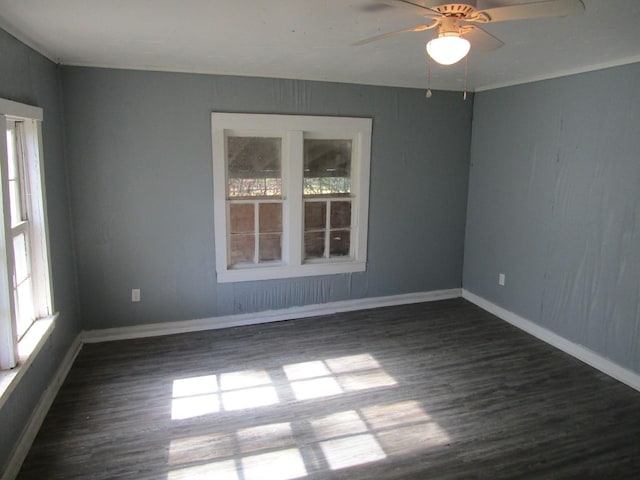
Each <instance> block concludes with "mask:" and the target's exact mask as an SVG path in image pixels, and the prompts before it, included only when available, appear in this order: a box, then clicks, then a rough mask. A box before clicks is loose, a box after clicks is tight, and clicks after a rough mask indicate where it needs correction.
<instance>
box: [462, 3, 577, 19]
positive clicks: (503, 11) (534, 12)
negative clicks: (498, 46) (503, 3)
mask: <svg viewBox="0 0 640 480" xmlns="http://www.w3.org/2000/svg"><path fill="white" fill-rule="evenodd" d="M584 10H585V8H584V3H582V0H546V1H542V2H532V3H523V4H521V5H510V6H508V7H496V8H489V9H487V10H481V11H479V12H476V13H474V17H480V18H481V17H482V16H486V17H489V20H488V21H489V22H504V21H506V20H521V19H525V18H526V19H529V18H545V17H566V16H568V15H578V14H580V13H582V12H584Z"/></svg>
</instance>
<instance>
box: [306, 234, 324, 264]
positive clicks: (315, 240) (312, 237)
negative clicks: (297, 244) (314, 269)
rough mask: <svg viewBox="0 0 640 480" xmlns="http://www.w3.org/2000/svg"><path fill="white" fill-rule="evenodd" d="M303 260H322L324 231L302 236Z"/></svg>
mask: <svg viewBox="0 0 640 480" xmlns="http://www.w3.org/2000/svg"><path fill="white" fill-rule="evenodd" d="M304 258H305V259H310V258H324V231H322V232H307V233H305V234H304Z"/></svg>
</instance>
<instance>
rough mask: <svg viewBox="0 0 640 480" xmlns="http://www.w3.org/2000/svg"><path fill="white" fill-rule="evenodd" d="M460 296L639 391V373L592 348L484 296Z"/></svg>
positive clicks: (466, 292)
mask: <svg viewBox="0 0 640 480" xmlns="http://www.w3.org/2000/svg"><path fill="white" fill-rule="evenodd" d="M462 297H463V298H465V299H466V300H469V301H470V302H471V303H475V304H476V305H477V306H479V307H480V308H482V309H483V310H486V311H487V312H489V313H492V314H493V315H495V316H496V317H499V318H500V319H502V320H504V321H505V322H508V323H510V324H511V325H513V326H515V327H518V328H519V329H521V330H524V331H525V332H527V333H529V334H531V335H533V336H534V337H537V338H539V339H540V340H542V341H543V342H546V343H548V344H550V345H552V346H554V347H556V348H558V349H560V350H562V351H563V352H565V353H568V354H569V355H571V356H573V357H575V358H577V359H578V360H581V361H583V362H584V363H586V364H587V365H590V366H592V367H593V368H595V369H597V370H600V371H601V372H603V373H605V374H607V375H609V376H610V377H613V378H615V379H616V380H618V381H620V382H622V383H625V384H627V385H629V386H630V387H631V388H634V389H635V390H638V391H640V375H638V374H637V373H635V372H633V371H631V370H629V369H627V368H624V367H622V366H620V365H618V364H617V363H615V362H612V361H611V360H609V359H608V358H605V357H603V356H601V355H599V354H597V353H596V352H594V351H593V350H589V349H588V348H586V347H584V346H582V345H579V344H577V343H574V342H572V341H570V340H567V339H566V338H564V337H562V336H560V335H558V334H557V333H554V332H552V331H551V330H548V329H546V328H544V327H541V326H540V325H538V324H536V323H534V322H532V321H530V320H527V319H526V318H523V317H521V316H520V315H517V314H515V313H513V312H510V311H509V310H506V309H504V308H502V307H500V306H498V305H496V304H495V303H492V302H490V301H489V300H485V299H484V298H482V297H480V296H478V295H476V294H474V293H471V292H469V291H468V290H464V289H463V290H462Z"/></svg>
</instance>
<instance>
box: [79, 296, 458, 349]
mask: <svg viewBox="0 0 640 480" xmlns="http://www.w3.org/2000/svg"><path fill="white" fill-rule="evenodd" d="M460 296H461V290H460V289H459V288H452V289H449V290H434V291H431V292H416V293H406V294H402V295H390V296H386V297H373V298H359V299H355V300H343V301H339V302H331V303H322V304H318V305H306V306H302V307H292V308H285V309H281V310H269V311H266V312H255V313H242V314H236V315H224V316H221V317H210V318H201V319H197V320H186V321H178V322H167V323H152V324H148V325H135V326H132V327H119V328H107V329H103V330H85V331H84V332H83V337H82V340H83V342H84V343H98V342H108V341H111V340H126V339H131V338H142V337H156V336H160V335H172V334H175V333H188V332H199V331H203V330H215V329H219V328H229V327H240V326H244V325H257V324H260V323H269V322H279V321H281V320H291V319H295V318H306V317H315V316H320V315H333V314H334V313H340V312H350V311H354V310H368V309H371V308H378V307H390V306H393V305H408V304H411V303H422V302H432V301H435V300H447V299H450V298H458V297H460Z"/></svg>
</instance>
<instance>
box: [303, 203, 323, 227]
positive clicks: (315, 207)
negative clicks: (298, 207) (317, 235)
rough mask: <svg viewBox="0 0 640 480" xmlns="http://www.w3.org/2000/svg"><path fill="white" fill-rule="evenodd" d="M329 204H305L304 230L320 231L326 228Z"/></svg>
mask: <svg viewBox="0 0 640 480" xmlns="http://www.w3.org/2000/svg"><path fill="white" fill-rule="evenodd" d="M326 223H327V202H305V204H304V230H305V231H308V230H319V229H321V228H326Z"/></svg>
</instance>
